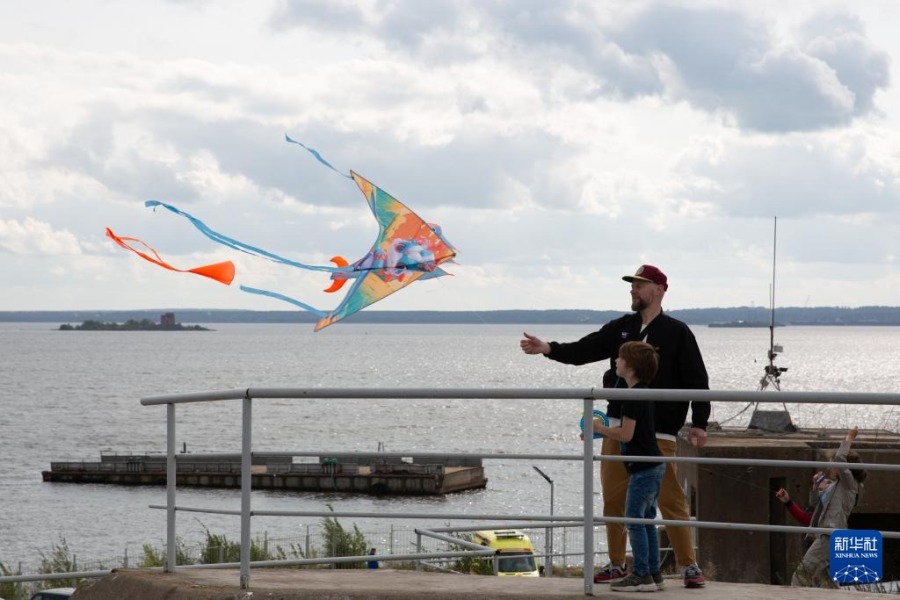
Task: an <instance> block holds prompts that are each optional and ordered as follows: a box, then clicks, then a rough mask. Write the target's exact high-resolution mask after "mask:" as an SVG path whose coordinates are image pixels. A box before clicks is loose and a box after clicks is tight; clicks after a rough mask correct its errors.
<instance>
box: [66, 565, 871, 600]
mask: <svg viewBox="0 0 900 600" xmlns="http://www.w3.org/2000/svg"><path fill="white" fill-rule="evenodd" d="M250 578H251V586H250V589H247V590H241V589H240V572H239V571H238V570H237V569H223V570H218V569H217V570H210V569H181V570H179V571H177V572H176V573H163V572H161V571H149V570H136V569H131V570H119V571H114V572H113V573H111V574H110V575H107V576H106V577H104V578H102V579H98V580H96V581H94V582H93V583H87V584H84V585H83V586H81V587H80V588H79V589H78V591H77V592H76V593H75V595H74V596H73V597H72V598H73V599H74V600H122V599H126V598H127V599H132V598H133V599H140V600H263V599H265V600H308V599H317V600H364V599H365V600H378V599H388V598H399V599H413V598H427V599H428V600H451V599H452V600H463V599H465V600H473V599H474V600H480V599H485V600H487V599H490V598H516V599H518V600H537V599H551V600H552V599H554V598H569V599H571V598H579V597H581V598H583V597H585V593H584V583H583V581H582V580H581V579H574V578H558V577H549V578H543V577H542V578H540V579H530V578H517V577H488V576H477V575H471V576H467V575H452V574H445V573H418V572H415V571H395V570H392V569H378V570H367V569H356V570H351V569H339V570H330V569H315V570H313V569H303V570H300V569H256V570H253V571H251V574H250ZM662 593H663V594H665V596H664V597H665V598H670V599H676V600H680V599H683V600H721V599H722V598H728V600H759V599H760V598H765V599H766V600H841V599H844V598H846V599H847V600H851V599H856V600H861V599H863V598H870V597H871V598H873V599H874V598H881V597H883V594H868V593H863V592H856V591H848V590H819V589H810V588H788V587H780V586H771V585H762V584H740V583H718V582H708V583H707V584H706V587H705V588H702V589H687V588H685V587H683V586H682V584H681V580H680V579H670V580H667V588H666V590H665V591H664V592H662ZM593 597H594V598H603V599H607V600H611V599H614V598H617V599H619V600H623V599H625V598H631V597H636V598H646V597H647V595H646V594H642V593H623V592H612V591H610V590H609V586H608V585H596V586H594V596H593Z"/></svg>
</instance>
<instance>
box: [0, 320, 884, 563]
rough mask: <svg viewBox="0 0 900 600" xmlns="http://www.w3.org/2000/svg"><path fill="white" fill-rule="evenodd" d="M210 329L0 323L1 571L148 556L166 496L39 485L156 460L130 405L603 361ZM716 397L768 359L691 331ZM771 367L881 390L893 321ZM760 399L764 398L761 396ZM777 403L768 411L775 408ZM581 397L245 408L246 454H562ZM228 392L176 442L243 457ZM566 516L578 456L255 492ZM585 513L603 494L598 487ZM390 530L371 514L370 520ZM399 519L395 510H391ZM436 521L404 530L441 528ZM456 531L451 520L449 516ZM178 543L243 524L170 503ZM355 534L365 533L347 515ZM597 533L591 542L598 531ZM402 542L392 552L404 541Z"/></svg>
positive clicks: (419, 342)
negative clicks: (415, 490)
mask: <svg viewBox="0 0 900 600" xmlns="http://www.w3.org/2000/svg"><path fill="white" fill-rule="evenodd" d="M209 327H210V328H211V329H212V331H208V332H198V331H174V332H165V331H150V332H140V331H108V332H106V331H59V330H58V324H52V323H28V324H17V323H0V341H2V343H0V389H2V390H3V394H2V395H0V457H2V460H0V562H2V563H5V564H6V565H7V566H11V567H15V566H16V565H17V564H19V563H22V564H23V565H26V566H27V565H33V564H34V563H35V562H39V556H40V554H41V553H45V554H46V553H48V552H49V550H50V549H52V548H53V547H54V545H55V544H58V543H59V542H60V540H63V539H64V540H65V542H66V544H67V546H68V548H69V550H70V551H71V552H72V553H75V554H76V555H78V556H81V557H105V556H121V555H122V554H123V551H127V552H128V554H129V555H130V556H135V555H138V554H140V552H141V548H142V545H143V544H151V545H153V546H156V547H162V545H163V544H164V541H165V531H166V525H165V511H162V510H155V509H150V508H149V506H150V505H151V504H156V505H162V504H165V489H164V488H163V487H124V486H111V485H73V484H59V483H44V482H42V479H41V471H43V470H48V469H49V468H50V462H51V461H72V460H85V461H97V460H99V457H100V454H101V453H113V452H115V453H120V454H132V453H133V454H142V453H148V452H160V453H161V452H164V451H165V444H166V437H165V436H166V425H165V408H164V407H160V406H157V407H145V406H142V405H141V404H140V399H141V398H142V397H147V396H154V395H161V394H177V393H184V392H198V391H211V390H233V389H245V388H248V387H297V388H301V387H302V388H309V387H416V388H421V387H465V388H481V387H483V388H500V387H575V388H586V387H592V386H597V385H599V384H600V380H601V374H602V372H603V370H605V369H606V367H607V365H606V363H603V364H594V365H585V366H581V367H574V366H569V365H562V364H559V363H555V362H553V361H550V360H547V359H545V358H543V357H540V356H526V355H525V354H523V353H522V352H521V350H520V349H519V339H520V338H521V333H522V331H528V332H529V333H533V334H535V335H538V336H540V337H542V338H543V339H546V340H558V341H571V340H575V339H578V338H579V337H581V336H582V335H584V334H586V333H588V332H590V331H591V330H592V329H594V328H596V326H592V325H585V326H572V325H547V324H544V325H534V326H510V325H487V324H485V325H356V324H353V323H341V324H340V325H338V326H335V327H331V328H329V329H326V330H324V331H322V332H319V333H313V332H312V330H311V327H310V326H309V325H279V324H220V325H210V326H209ZM694 332H695V334H696V336H697V339H698V341H699V344H700V347H701V350H702V352H703V355H704V358H705V360H706V364H707V368H708V370H709V374H710V385H711V387H712V388H713V389H721V390H755V389H757V387H758V385H759V380H760V378H761V376H762V375H763V366H764V365H765V364H767V357H766V351H767V350H768V348H769V331H768V329H726V328H715V329H711V328H707V327H700V326H698V327H694ZM775 333H776V343H777V344H779V345H781V346H783V347H784V352H783V353H782V354H781V355H780V356H778V358H777V360H776V364H777V365H779V366H782V367H788V371H787V372H786V373H785V374H784V375H783V376H782V389H784V390H792V391H846V392H854V391H867V392H896V390H897V387H896V382H897V381H898V379H900V362H898V361H896V360H894V357H896V356H898V352H900V336H898V335H897V331H896V329H894V328H888V327H885V328H878V327H868V328H867V327H784V328H778V329H776V332H775ZM766 406H767V407H768V408H771V407H772V405H766ZM776 406H777V405H776ZM581 408H582V406H581V402H580V401H559V400H499V401H486V400H461V399H444V400H406V401H397V400H390V399H383V400H288V399H285V400H260V401H257V402H255V403H254V409H253V423H254V430H253V438H254V439H253V442H254V450H256V451H265V450H279V451H280V450H295V451H321V452H322V453H323V454H328V453H333V452H354V451H364V452H374V451H376V450H377V449H378V448H379V447H381V448H383V449H384V450H387V451H390V452H404V453H409V454H410V455H411V454H413V453H416V452H485V453H488V452H490V453H529V454H539V453H547V454H550V453H552V454H578V453H579V452H580V450H581V442H580V441H579V439H578V421H579V418H580V413H581ZM743 408H744V406H743V405H737V404H726V403H715V404H714V406H713V415H712V420H716V421H720V422H727V424H728V425H734V426H742V425H746V424H747V422H748V421H749V417H750V411H744V412H741V410H742V409H743ZM787 408H788V410H789V411H790V413H791V415H792V418H793V420H794V423H795V424H797V425H799V426H801V427H830V428H843V427H848V426H851V425H859V426H860V427H867V428H879V429H889V430H897V429H898V420H900V415H898V414H897V412H896V407H885V406H838V405H808V404H805V405H800V404H788V405H787ZM240 424H241V415H240V402H236V401H235V402H225V403H217V404H214V405H210V404H205V405H189V406H181V407H179V408H178V426H177V434H176V435H177V440H176V442H177V446H178V449H179V451H181V450H182V449H186V450H187V451H188V452H198V453H199V452H239V451H240V443H241V442H240ZM533 466H539V468H540V469H541V470H542V471H544V472H545V473H547V474H548V475H549V476H550V477H551V478H552V479H553V481H554V492H555V499H554V512H555V514H557V515H578V514H581V513H582V508H583V506H582V504H583V496H582V491H581V485H582V475H581V465H580V464H579V463H574V464H572V463H564V462H558V461H517V460H486V461H485V469H486V475H487V477H488V480H489V481H488V485H487V488H486V489H483V490H475V491H469V492H463V493H457V494H449V495H446V496H439V497H374V496H368V495H341V494H328V493H292V492H279V491H256V492H254V493H253V508H254V510H298V511H300V510H307V511H313V510H315V511H318V510H325V509H326V506H331V507H332V508H333V509H334V510H336V511H355V512H378V511H381V512H385V511H390V512H404V513H428V514H436V515H446V514H473V515H475V514H492V515H500V514H504V515H505V514H509V515H517V514H546V513H547V512H548V508H549V504H548V501H549V489H548V485H547V482H546V481H545V480H544V479H543V478H541V477H540V476H539V475H538V474H537V473H536V472H535V471H534V470H533V468H532V467H533ZM596 498H597V502H598V506H597V507H596V510H597V511H599V502H600V501H601V499H600V497H599V495H597V496H596ZM239 499H240V492H239V490H211V489H190V488H179V490H178V503H179V505H183V506H203V507H213V508H221V509H232V510H234V509H237V508H238V506H239V504H238V503H239ZM317 521H318V519H294V518H281V519H278V518H274V517H259V518H254V519H253V525H252V527H253V533H254V535H255V536H258V535H259V534H260V533H261V532H265V534H266V535H267V536H270V537H273V538H277V537H278V536H279V535H288V534H296V533H297V532H298V531H299V530H300V529H302V528H303V527H304V525H308V524H310V523H315V522H317ZM387 522H391V523H392V524H393V522H394V521H391V519H389V518H386V519H382V520H380V521H379V525H382V526H383V525H385V523H387ZM396 522H397V523H398V525H400V524H401V522H400V520H397V521H396ZM447 524H448V521H447V520H446V519H444V518H435V519H433V520H428V519H425V520H424V522H423V521H416V522H414V523H409V522H406V521H404V522H402V525H411V526H424V525H429V526H443V525H447ZM455 524H460V523H455ZM178 527H179V529H178V533H179V537H181V538H182V539H183V540H184V541H185V542H186V543H191V542H199V541H201V540H202V539H203V538H204V536H205V532H207V531H209V532H210V533H213V534H221V535H225V536H226V537H227V538H228V539H229V540H237V539H239V531H240V523H239V518H238V517H234V516H230V515H208V514H197V513H188V514H184V513H181V514H180V515H179V521H178ZM360 527H361V528H364V527H365V524H364V523H360ZM601 537H602V536H601ZM404 550H408V549H404Z"/></svg>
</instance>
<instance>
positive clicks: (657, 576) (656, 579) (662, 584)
mask: <svg viewBox="0 0 900 600" xmlns="http://www.w3.org/2000/svg"><path fill="white" fill-rule="evenodd" d="M650 577H652V578H653V583H655V584H656V589H658V590H660V591H662V590H664V589H666V580H665V579H663V576H662V573H660V572H659V571H657V572H656V573H650Z"/></svg>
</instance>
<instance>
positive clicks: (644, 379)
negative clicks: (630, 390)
mask: <svg viewBox="0 0 900 600" xmlns="http://www.w3.org/2000/svg"><path fill="white" fill-rule="evenodd" d="M619 358H621V359H622V360H624V361H625V364H627V365H628V368H630V369H631V370H632V371H634V376H635V377H636V378H637V380H638V383H643V384H646V385H649V384H650V382H651V381H653V378H654V377H656V371H657V370H658V369H659V354H657V352H656V348H654V347H653V346H651V345H650V344H648V343H647V342H625V343H624V344H622V345H621V346H620V347H619Z"/></svg>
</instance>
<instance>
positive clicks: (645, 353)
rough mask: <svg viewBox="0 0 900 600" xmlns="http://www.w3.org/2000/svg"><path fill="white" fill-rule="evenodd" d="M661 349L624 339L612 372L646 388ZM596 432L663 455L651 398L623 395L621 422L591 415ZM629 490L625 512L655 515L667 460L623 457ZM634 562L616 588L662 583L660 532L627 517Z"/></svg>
mask: <svg viewBox="0 0 900 600" xmlns="http://www.w3.org/2000/svg"><path fill="white" fill-rule="evenodd" d="M658 367H659V355H658V354H657V353H656V350H655V349H654V348H653V346H651V345H650V344H648V343H646V342H625V343H624V344H622V346H621V347H620V348H619V357H618V358H617V359H616V375H618V376H619V377H621V378H622V379H624V380H625V382H626V383H627V384H628V387H629V388H646V387H648V384H649V383H650V382H651V381H652V380H653V377H654V376H655V375H656V371H657V369H658ZM594 432H595V433H600V434H602V435H603V436H604V437H608V438H610V439H613V440H618V441H619V442H621V443H622V449H621V450H622V452H621V454H622V456H662V453H661V452H660V451H659V446H658V445H657V443H656V433H655V427H654V423H653V402H650V401H637V400H625V401H623V402H622V424H621V425H620V426H619V427H606V426H604V425H603V424H602V423H600V421H599V420H598V419H595V420H594ZM625 470H627V471H628V476H629V478H628V491H627V495H626V499H625V516H626V517H629V518H634V519H655V518H656V509H657V500H658V498H659V488H660V485H661V484H662V480H663V475H664V474H665V472H666V465H665V463H663V462H644V461H626V462H625ZM626 528H627V529H628V537H629V538H630V539H631V554H632V556H633V558H634V568H633V569H632V572H631V574H629V575H628V576H627V577H625V578H624V579H620V580H618V581H614V582H612V583H611V584H610V589H611V590H615V591H640V592H654V591H656V590H657V589H663V587H665V585H664V583H663V579H662V576H661V575H660V572H659V534H658V533H657V531H656V526H655V525H650V524H643V523H629V524H628V525H626Z"/></svg>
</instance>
